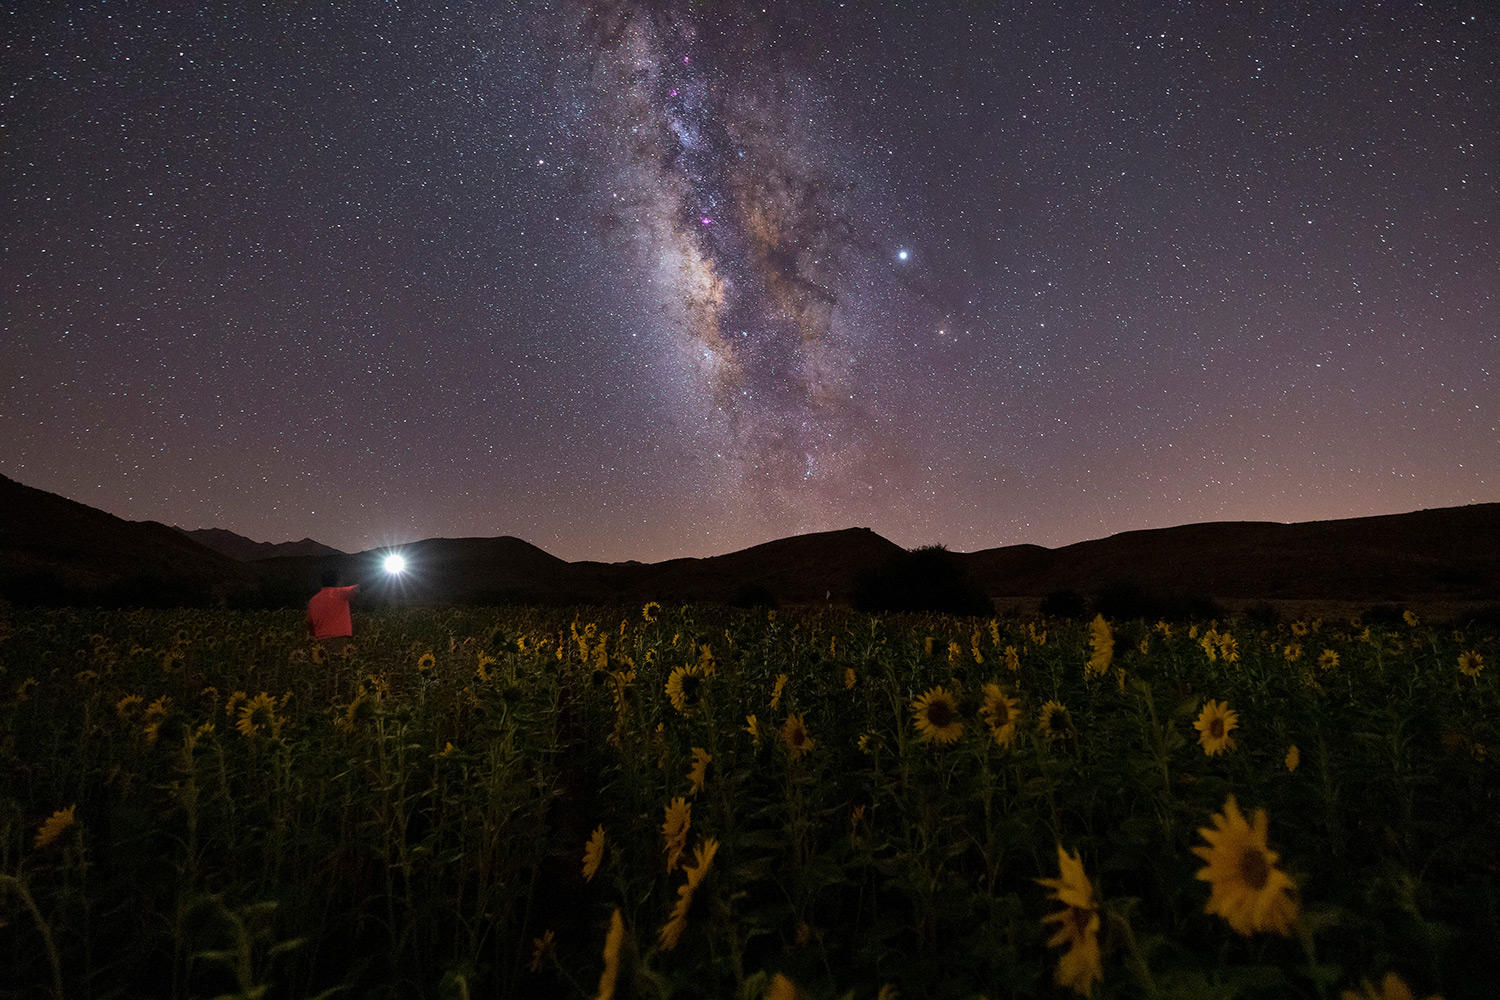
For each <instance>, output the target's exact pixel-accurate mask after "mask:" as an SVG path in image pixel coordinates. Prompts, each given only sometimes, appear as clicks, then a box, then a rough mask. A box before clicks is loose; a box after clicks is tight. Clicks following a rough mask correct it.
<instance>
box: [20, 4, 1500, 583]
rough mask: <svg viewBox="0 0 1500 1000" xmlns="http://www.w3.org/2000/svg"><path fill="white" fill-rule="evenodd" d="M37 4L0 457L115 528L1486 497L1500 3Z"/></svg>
mask: <svg viewBox="0 0 1500 1000" xmlns="http://www.w3.org/2000/svg"><path fill="white" fill-rule="evenodd" d="M591 18H592V19H591ZM601 18H604V19H606V20H608V24H607V25H606V24H604V23H603V21H601V20H600V19H601ZM13 20H14V21H15V24H14V25H12V27H13V29H14V30H13V31H12V33H11V36H10V39H9V41H8V51H9V52H10V53H11V55H12V57H13V58H12V63H13V64H14V65H15V66H16V67H17V69H16V71H15V73H13V74H12V75H13V77H14V79H13V81H12V84H13V85H12V87H11V88H10V90H9V91H8V92H7V93H6V94H3V95H0V102H4V107H5V110H6V122H7V130H6V132H7V140H8V141H7V142H6V143H5V144H4V146H3V148H0V170H3V172H4V174H5V176H6V178H7V190H8V192H9V193H10V199H9V201H8V206H9V209H10V210H9V211H8V212H7V213H6V216H5V222H4V224H3V226H4V228H3V236H4V241H3V242H4V245H5V247H6V255H5V263H4V266H3V267H0V298H3V300H4V301H5V302H6V304H7V310H6V328H7V331H8V332H9V333H10V339H9V341H8V343H7V347H6V349H5V351H4V354H3V362H4V363H3V365H0V384H3V386H4V389H3V392H0V472H3V473H4V474H5V475H7V476H10V477H11V478H14V479H16V480H17V481H20V482H26V483H27V484H28V485H32V486H34V487H36V488H38V489H43V490H46V491H48V492H52V493H55V494H59V495H63V496H67V497H70V498H73V499H77V500H79V502H83V503H87V504H89V505H90V506H93V507H96V508H98V509H101V510H106V511H108V512H110V513H112V514H115V515H116V516H119V517H123V518H126V519H128V520H136V521H144V520H151V521H157V522H160V523H164V524H174V523H175V524H188V523H198V524H206V525H210V526H213V527H223V528H225V530H231V531H234V532H235V533H236V534H239V535H242V536H243V537H246V538H251V539H263V538H278V537H280V538H286V537H308V538H313V539H316V540H318V541H320V542H322V543H323V544H327V545H330V546H333V547H335V548H338V549H340V550H343V551H365V550H369V549H371V548H377V547H380V546H381V545H385V544H389V543H390V542H392V541H393V540H397V539H417V540H420V539H423V538H430V537H499V536H512V537H516V538H520V539H523V540H526V541H527V542H529V543H530V544H533V545H536V546H538V547H540V548H542V549H544V550H545V551H547V552H549V553H551V554H553V555H556V556H557V557H558V558H562V559H566V560H568V561H570V562H571V561H581V560H597V561H602V562H621V561H629V560H634V561H640V562H659V561H662V560H665V559H670V558H678V557H683V556H692V557H697V558H704V557H706V556H705V555H704V554H705V553H717V554H723V553H727V552H733V551H739V550H741V549H744V548H748V547H751V546H753V545H757V544H763V543H765V542H767V541H774V540H776V539H779V538H785V537H791V536H794V535H798V534H806V533H809V532H817V531H829V530H840V529H841V528H843V527H848V526H852V525H862V526H868V527H869V528H871V530H873V531H875V532H877V533H878V534H880V535H881V536H882V537H885V538H887V539H890V540H891V541H893V542H895V543H896V544H898V545H901V546H902V547H905V548H911V547H914V546H918V545H922V544H929V543H942V544H946V545H949V546H951V547H952V548H953V549H954V550H955V551H982V550H984V549H990V548H997V547H1003V546H1006V545H1015V544H1036V545H1042V546H1044V547H1047V548H1058V547H1062V546H1065V545H1070V544H1075V543H1077V542H1080V541H1088V540H1092V539H1098V538H1104V537H1108V536H1110V535H1115V534H1119V533H1121V532H1125V531H1137V530H1152V529H1156V528H1165V527H1177V526H1181V525H1186V524H1199V523H1205V522H1213V521H1273V522H1279V523H1299V522H1305V521H1314V520H1341V519H1346V518H1351V517H1366V516H1378V515H1382V514H1390V513H1402V512H1408V511H1414V510H1420V509H1427V508H1434V507H1452V506H1464V505H1469V504H1474V503H1485V502H1493V501H1495V500H1496V499H1500V481H1497V478H1496V477H1497V472H1500V415H1497V407H1500V384H1497V382H1500V377H1497V376H1500V372H1497V371H1496V367H1495V366H1496V362H1497V359H1500V321H1497V320H1500V316H1497V308H1496V306H1497V303H1496V298H1497V290H1496V287H1495V283H1494V275H1493V261H1494V254H1495V248H1496V247H1500V47H1497V46H1495V45H1494V44H1493V41H1494V39H1495V38H1496V37H1497V35H1500V12H1497V11H1496V10H1494V9H1492V8H1491V7H1490V6H1486V5H1480V4H1474V3H1465V4H1460V5H1458V6H1457V7H1452V8H1448V7H1444V8H1442V9H1428V8H1421V7H1419V8H1412V9H1405V8H1403V9H1400V10H1396V11H1390V10H1384V9H1369V10H1366V9H1359V10H1354V11H1341V10H1333V9H1324V8H1316V9H1311V10H1283V9H1280V8H1277V9H1273V10H1269V11H1256V10H1245V9H1218V8H1215V7H1203V6H1190V7H1188V8H1185V9H1176V8H1171V9H1169V8H1161V9H1156V8H1148V9H1119V10H1094V11H1074V10H1071V9H1069V10H1050V9H1049V10H1037V9H1030V8H1025V7H1022V6H1021V5H1017V6H1016V8H1015V9H1012V8H1011V7H1010V6H1007V5H994V6H988V7H986V6H983V5H973V4H963V3H957V2H950V3H933V4H924V5H920V6H919V7H916V8H911V9H907V8H904V7H900V6H899V5H897V6H894V7H893V6H891V5H883V6H882V5H863V4H835V3H827V2H792V3H786V4H780V5H775V6H774V7H772V8H766V7H764V6H763V5H760V4H750V3H741V2H738V0H730V2H725V3H717V4H709V5H704V4H698V3H691V2H687V0H667V2H665V3H650V4H647V3H644V2H633V0H620V2H618V3H613V4H605V5H593V4H588V5H582V6H568V5H561V6H557V7H552V6H546V5H543V6H537V5H519V6H516V7H510V8H496V7H494V5H489V4H484V3H479V2H471V0H448V2H444V3H441V4H437V5H427V6H423V7H420V8H418V9H413V10H402V9H400V8H399V7H392V6H387V7H382V8H379V9H375V8H363V7H361V8H357V9H354V10H349V9H344V8H343V7H341V6H340V5H339V4H336V3H332V2H329V0H313V2H310V3H307V4H301V5H298V6H297V7H296V9H295V10H285V11H284V10H276V11H274V12H272V11H268V10H258V9H252V8H249V7H245V6H243V5H220V6H217V7H209V8H200V9H197V10H193V11H188V10H179V9H170V10H154V9H149V8H132V9H121V10H116V9H114V8H112V7H109V6H100V5H97V4H88V3H83V2H81V0H61V2H59V3H56V4H51V5H29V6H27V7H26V8H25V10H24V11H23V12H21V13H19V14H18V15H17V16H16V17H15V18H13ZM606 27H607V28H608V29H609V30H605V28H606ZM831 40H836V42H835V41H831Z"/></svg>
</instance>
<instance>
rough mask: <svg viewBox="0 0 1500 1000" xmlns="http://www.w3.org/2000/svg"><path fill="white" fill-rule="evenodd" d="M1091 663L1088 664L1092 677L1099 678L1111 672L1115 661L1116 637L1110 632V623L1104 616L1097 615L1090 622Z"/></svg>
mask: <svg viewBox="0 0 1500 1000" xmlns="http://www.w3.org/2000/svg"><path fill="white" fill-rule="evenodd" d="M1089 649H1090V650H1091V652H1090V653H1089V661H1088V663H1087V664H1086V667H1087V669H1088V672H1089V674H1090V676H1098V675H1099V674H1102V673H1105V672H1107V671H1108V670H1109V665H1110V664H1111V663H1113V662H1114V659H1115V637H1114V635H1113V634H1112V633H1111V632H1110V631H1109V622H1107V621H1105V620H1104V616H1103V615H1095V616H1094V620H1093V621H1091V622H1089Z"/></svg>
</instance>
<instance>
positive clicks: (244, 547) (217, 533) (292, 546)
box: [177, 528, 344, 562]
mask: <svg viewBox="0 0 1500 1000" xmlns="http://www.w3.org/2000/svg"><path fill="white" fill-rule="evenodd" d="M177 530H178V531H181V532H182V533H183V534H184V535H187V536H188V537H189V538H191V539H192V540H193V541H195V542H198V543H199V544H201V545H206V546H208V547H209V548H211V549H213V550H214V551H215V552H217V553H219V554H220V555H226V556H228V557H229V558H231V559H238V560H240V561H241V562H251V561H253V560H256V559H278V558H280V557H282V556H315V557H322V556H339V555H343V554H344V553H343V552H341V551H340V550H338V549H335V548H333V547H331V546H328V545H324V544H323V543H322V542H315V541H313V540H312V539H311V538H304V539H302V541H300V542H257V541H254V540H252V539H249V538H246V537H245V536H244V535H237V534H235V533H234V532H232V531H228V530H225V529H224V528H194V529H192V530H191V531H189V530H188V529H186V528H178V529H177Z"/></svg>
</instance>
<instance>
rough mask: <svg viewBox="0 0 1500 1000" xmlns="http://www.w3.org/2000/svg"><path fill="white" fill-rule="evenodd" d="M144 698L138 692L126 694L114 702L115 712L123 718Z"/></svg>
mask: <svg viewBox="0 0 1500 1000" xmlns="http://www.w3.org/2000/svg"><path fill="white" fill-rule="evenodd" d="M145 700H146V699H144V698H142V697H141V696H140V695H138V694H127V695H126V696H125V697H123V698H121V699H120V700H119V701H117V702H115V714H116V715H118V716H119V717H120V718H122V719H124V718H125V717H127V716H128V715H130V713H131V712H132V711H134V710H135V708H136V706H138V705H140V704H141V702H143V701H145Z"/></svg>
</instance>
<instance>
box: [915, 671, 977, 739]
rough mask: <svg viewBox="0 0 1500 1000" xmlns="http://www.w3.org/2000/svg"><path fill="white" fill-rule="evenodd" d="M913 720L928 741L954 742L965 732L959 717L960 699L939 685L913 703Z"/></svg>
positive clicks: (923, 737) (918, 730)
mask: <svg viewBox="0 0 1500 1000" xmlns="http://www.w3.org/2000/svg"><path fill="white" fill-rule="evenodd" d="M911 712H912V721H913V722H914V723H915V724H916V727H917V732H918V733H920V734H921V737H922V740H923V742H926V743H939V744H942V743H952V742H953V741H954V740H957V739H958V738H959V737H960V736H962V735H963V734H964V724H963V722H962V721H961V720H960V719H959V717H958V700H957V699H956V698H954V697H953V694H952V693H951V692H950V691H948V689H947V688H945V687H943V686H941V685H939V686H938V687H935V688H932V689H931V690H929V691H927V692H926V693H924V694H922V695H919V696H918V697H917V698H916V699H914V700H913V701H912V703H911Z"/></svg>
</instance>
